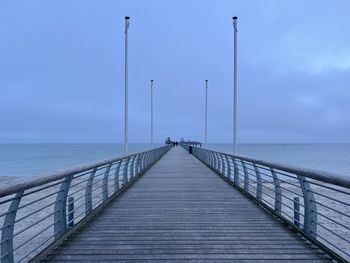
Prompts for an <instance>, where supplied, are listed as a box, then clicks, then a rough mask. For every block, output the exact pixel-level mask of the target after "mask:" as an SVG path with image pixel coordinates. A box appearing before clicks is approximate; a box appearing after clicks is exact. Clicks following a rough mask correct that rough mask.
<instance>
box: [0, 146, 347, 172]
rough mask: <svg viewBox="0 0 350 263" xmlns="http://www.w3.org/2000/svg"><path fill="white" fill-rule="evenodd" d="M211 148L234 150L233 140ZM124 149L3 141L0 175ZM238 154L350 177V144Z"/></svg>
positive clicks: (48, 168)
mask: <svg viewBox="0 0 350 263" xmlns="http://www.w3.org/2000/svg"><path fill="white" fill-rule="evenodd" d="M160 145H161V144H159V145H158V146H160ZM149 148H150V144H130V145H129V152H135V151H141V150H145V149H149ZM208 148H211V149H215V150H218V151H223V152H232V144H209V145H208ZM122 153H123V144H0V176H16V177H30V176H36V175H41V174H46V173H49V172H53V171H57V170H65V169H67V168H72V167H74V166H78V165H81V164H88V163H91V162H95V161H99V160H103V159H108V158H113V157H117V156H119V155H121V154H122ZM238 154H240V155H244V156H250V157H255V158H258V159H263V160H266V161H271V162H279V163H285V164H292V165H295V166H300V167H305V168H314V169H318V170H324V171H330V172H335V173H339V174H343V175H344V176H349V177H350V144H240V145H238Z"/></svg>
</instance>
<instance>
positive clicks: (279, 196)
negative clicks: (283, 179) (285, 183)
mask: <svg viewBox="0 0 350 263" xmlns="http://www.w3.org/2000/svg"><path fill="white" fill-rule="evenodd" d="M270 171H271V174H272V178H273V184H274V186H275V212H276V214H278V215H280V214H281V210H282V190H281V186H280V180H279V179H278V176H277V174H276V172H275V170H274V169H273V168H270Z"/></svg>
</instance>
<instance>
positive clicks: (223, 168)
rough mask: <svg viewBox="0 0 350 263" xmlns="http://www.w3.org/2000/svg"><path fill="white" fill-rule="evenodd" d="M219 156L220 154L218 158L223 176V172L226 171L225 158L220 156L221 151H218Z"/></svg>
mask: <svg viewBox="0 0 350 263" xmlns="http://www.w3.org/2000/svg"><path fill="white" fill-rule="evenodd" d="M219 156H220V160H221V171H220V172H221V174H222V175H223V176H225V172H226V163H225V161H226V159H225V158H224V157H223V156H222V153H219Z"/></svg>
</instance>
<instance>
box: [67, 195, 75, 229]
mask: <svg viewBox="0 0 350 263" xmlns="http://www.w3.org/2000/svg"><path fill="white" fill-rule="evenodd" d="M67 226H68V228H72V227H73V226H74V197H73V196H70V197H68V223H67Z"/></svg>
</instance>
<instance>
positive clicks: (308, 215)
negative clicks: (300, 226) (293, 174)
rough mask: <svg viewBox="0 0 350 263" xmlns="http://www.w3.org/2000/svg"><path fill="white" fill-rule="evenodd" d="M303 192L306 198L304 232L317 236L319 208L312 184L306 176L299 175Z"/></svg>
mask: <svg viewBox="0 0 350 263" xmlns="http://www.w3.org/2000/svg"><path fill="white" fill-rule="evenodd" d="M298 180H299V183H300V187H301V190H302V192H303V198H304V209H305V212H304V231H305V232H306V233H307V234H309V235H310V236H311V237H313V238H316V235H317V206H316V203H315V197H314V194H313V192H312V190H311V187H310V184H309V183H308V181H307V180H306V178H305V177H304V176H299V175H298Z"/></svg>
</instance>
